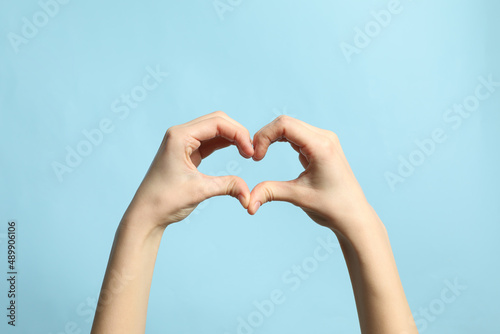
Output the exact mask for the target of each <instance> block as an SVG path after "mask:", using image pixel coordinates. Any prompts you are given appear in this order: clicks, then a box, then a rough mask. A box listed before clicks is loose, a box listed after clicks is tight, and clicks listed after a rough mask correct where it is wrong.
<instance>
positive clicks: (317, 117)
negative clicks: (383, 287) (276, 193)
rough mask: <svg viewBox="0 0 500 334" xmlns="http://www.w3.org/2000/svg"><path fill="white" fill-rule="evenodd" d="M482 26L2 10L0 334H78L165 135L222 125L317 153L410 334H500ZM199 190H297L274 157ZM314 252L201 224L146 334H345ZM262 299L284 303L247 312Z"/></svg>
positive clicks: (171, 240) (490, 32) (261, 227)
mask: <svg viewBox="0 0 500 334" xmlns="http://www.w3.org/2000/svg"><path fill="white" fill-rule="evenodd" d="M499 13H500V5H499V2H497V1H494V0H490V1H486V0H485V1H465V0H458V1H456V0H453V1H452V0H443V1H437V2H436V1H430V0H418V1H417V0H413V1H411V0H401V1H396V0H388V1H386V0H384V1H379V0H377V1H364V2H348V1H326V0H312V1H284V0H271V1H257V0H220V1H213V0H193V1H151V0H150V1H141V2H137V1H115V0H111V1H105V2H102V1H95V0H90V1H76V0H72V1H67V0H66V1H62V0H60V1H56V0H41V1H40V2H38V1H36V0H28V1H22V2H11V1H7V0H1V2H0V32H1V34H0V37H1V38H0V152H1V155H0V161H1V164H0V166H1V167H0V168H1V169H0V242H1V244H0V249H1V251H0V268H1V277H4V278H3V279H1V280H0V282H1V283H0V296H1V298H0V303H1V309H2V310H3V311H1V314H0V319H2V320H1V324H0V331H1V332H2V333H23V334H24V333H44V334H49V333H51V334H56V333H57V334H60V333H88V332H89V331H90V327H91V322H92V316H93V312H94V308H95V303H96V301H97V300H96V298H97V296H98V293H99V290H100V286H101V282H102V278H103V275H104V270H105V268H106V264H107V260H108V256H109V251H110V248H111V244H112V241H113V237H114V232H115V229H116V227H117V224H118V222H119V220H120V218H121V216H122V214H123V212H124V210H125V209H126V207H127V205H128V203H129V202H130V200H131V198H132V196H133V195H134V193H135V190H136V189H137V187H138V185H139V183H140V181H141V180H142V178H143V176H144V174H145V172H146V170H147V168H148V166H149V164H150V162H151V160H152V159H153V157H154V154H155V153H156V150H157V148H158V146H159V144H160V142H161V140H162V137H163V135H164V133H165V131H166V130H167V128H168V127H170V126H172V125H175V124H180V123H184V122H187V121H189V120H191V119H193V118H195V117H198V116H200V115H203V114H206V113H209V112H212V111H215V110H223V111H225V112H226V113H228V114H229V115H230V116H231V117H233V118H234V119H236V120H237V121H239V122H240V123H242V124H243V125H244V126H246V127H247V128H248V129H249V131H250V132H251V133H254V132H256V131H258V129H260V128H261V127H262V126H264V125H265V124H267V123H268V122H270V121H271V120H272V119H274V118H275V117H277V116H279V115H281V114H285V115H290V116H293V117H297V118H299V119H301V120H303V121H306V122H308V123H310V124H312V125H315V126H318V127H322V128H326V129H329V130H332V131H334V132H336V133H337V134H338V135H339V138H340V140H341V143H342V145H343V148H344V151H345V153H346V155H347V158H348V160H349V162H350V164H351V166H352V168H353V170H354V172H355V174H356V176H357V177H358V179H359V182H360V183H361V185H362V187H363V189H364V190H365V193H366V196H367V197H368V199H369V201H370V203H371V204H372V205H373V206H374V207H375V209H376V210H377V212H378V213H379V215H380V216H381V218H382V220H383V221H384V223H385V224H386V226H387V229H388V232H389V235H390V238H391V242H392V245H393V250H394V253H395V256H396V260H397V263H398V267H399V270H400V274H401V279H402V281H403V285H404V287H405V291H406V294H407V297H408V301H409V303H410V306H411V308H412V311H413V312H414V317H415V319H416V320H417V325H418V326H419V329H420V332H421V333H429V334H430V333H440V334H445V333H453V334H458V333H484V334H488V333H499V332H500V325H499V322H498V316H499V315H500V306H499V304H498V300H499V298H500V288H499V285H498V277H499V275H500V266H499V265H498V264H499V263H498V255H499V254H500V252H499V251H500V246H499V245H500V244H499V243H498V237H499V234H500V233H499V232H500V227H499V223H500V208H499V207H500V206H499V203H500V201H499V200H500V195H499V191H498V189H499V186H500V178H499V176H498V170H499V169H498V165H499V163H500V160H499V149H498V147H499V145H500V134H499V133H500V132H499V130H500V85H499V84H498V82H500V63H499V61H498V59H500V37H499V36H500V21H499V20H498V17H499ZM151 73H153V74H154V75H152V74H151ZM148 75H149V76H148ZM488 81H490V83H486V84H485V82H488ZM478 96H479V97H480V98H479V97H478ZM95 129H99V130H98V131H99V132H97V130H95ZM99 133H101V134H102V136H101V135H99ZM88 137H90V138H91V139H88ZM431 141H432V142H431ZM200 169H201V170H202V171H203V172H205V173H210V174H214V175H215V174H228V173H234V174H238V175H239V176H241V177H242V178H244V179H245V180H246V181H247V183H248V185H249V187H250V188H252V187H253V186H254V185H255V184H257V183H258V182H260V181H264V180H286V179H292V178H294V177H296V176H297V175H298V174H299V173H300V172H301V166H300V163H299V161H298V159H297V156H296V153H295V151H293V150H291V149H290V147H289V145H285V144H282V143H277V144H275V145H273V146H272V147H271V149H270V151H269V154H268V156H267V157H266V158H265V159H264V160H263V161H261V162H259V163H256V162H253V161H247V160H244V159H242V158H241V157H240V156H239V155H238V153H237V150H236V149H235V148H234V147H231V148H228V149H225V150H222V151H218V152H216V153H215V154H214V155H213V156H211V157H209V158H207V159H206V160H205V161H204V162H203V163H202V165H201V167H200ZM9 219H15V220H16V221H17V223H18V258H17V264H18V270H19V274H18V282H17V284H18V285H17V289H18V295H17V306H18V307H17V321H16V327H12V326H9V325H7V317H6V313H7V310H6V307H7V302H8V299H7V290H8V286H7V282H6V279H5V277H6V272H7V253H6V233H7V221H8V220H9ZM329 237H331V233H330V232H329V231H328V230H326V229H325V228H323V227H320V226H318V225H316V224H315V223H313V222H312V221H311V220H310V219H309V218H308V217H307V216H306V215H305V214H304V213H303V212H302V211H300V210H299V209H298V208H296V207H294V206H292V205H290V204H287V203H271V204H266V205H265V206H263V207H262V209H261V210H260V211H259V213H258V214H257V215H256V216H255V217H251V216H249V215H248V214H247V213H246V212H245V211H244V210H243V209H242V208H241V207H240V206H239V204H238V202H237V201H236V200H234V199H233V198H229V197H227V198H214V199H211V200H209V201H207V202H205V203H203V204H202V205H200V207H199V208H198V209H197V210H196V211H195V212H194V213H193V214H192V215H191V216H190V217H189V219H188V220H187V221H185V222H182V223H179V224H175V225H172V226H170V227H168V229H167V230H166V232H165V234H164V236H163V241H162V245H161V248H160V251H159V254H158V259H157V263H156V268H155V274H154V278H153V285H152V289H151V297H150V302H149V312H148V323H147V333H206V334H234V333H243V334H251V333H255V334H265V333H315V334H322V333H325V334H326V333H346V334H347V333H359V325H358V320H357V314H356V309H355V304H354V298H353V295H352V290H351V286H350V281H349V277H348V274H347V270H346V267H345V263H344V261H343V258H342V255H341V253H340V250H339V249H338V248H337V249H335V250H334V251H333V252H332V253H331V254H330V253H328V254H329V256H328V258H327V259H326V260H324V261H322V262H317V263H316V265H314V263H313V262H311V256H312V255H313V253H314V250H315V249H316V248H317V247H319V246H320V245H321V241H320V240H322V241H325V240H328V238H329ZM306 263H309V267H308V268H309V270H310V273H309V274H308V276H307V278H300V280H299V281H297V277H293V274H291V273H290V270H291V268H293V266H294V265H299V266H301V265H304V264H306ZM311 263H313V264H312V265H311ZM311 266H312V267H311ZM291 279H293V280H294V282H295V283H296V284H291V283H290V282H291ZM297 282H300V284H299V283H297ZM297 285H298V286H297ZM450 285H455V288H454V289H450V287H449V286H450ZM457 286H458V287H457ZM273 291H281V293H282V294H283V298H284V301H283V302H282V303H280V304H277V305H274V309H273V310H272V312H263V311H259V308H258V306H256V305H259V303H262V301H263V300H266V299H269V298H270V296H271V294H272V292H273ZM264 313H267V314H264ZM259 314H260V315H259Z"/></svg>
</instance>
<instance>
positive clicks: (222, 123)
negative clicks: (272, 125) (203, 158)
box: [189, 116, 254, 157]
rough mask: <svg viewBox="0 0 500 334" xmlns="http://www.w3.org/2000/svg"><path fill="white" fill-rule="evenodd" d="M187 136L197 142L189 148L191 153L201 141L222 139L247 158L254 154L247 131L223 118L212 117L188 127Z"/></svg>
mask: <svg viewBox="0 0 500 334" xmlns="http://www.w3.org/2000/svg"><path fill="white" fill-rule="evenodd" d="M189 136H191V137H193V138H194V139H196V141H197V143H196V144H195V145H193V146H192V147H191V149H192V150H193V151H194V150H196V149H197V148H199V147H200V145H201V142H203V141H207V140H210V139H213V138H218V137H222V138H224V139H226V140H228V141H229V142H231V143H233V144H235V145H236V146H238V148H239V149H240V150H241V152H243V153H244V154H246V155H247V156H249V157H251V156H252V155H253V153H254V149H253V146H252V143H251V140H250V137H249V136H248V131H246V130H245V128H243V127H242V126H241V125H239V123H236V124H235V122H231V121H230V120H228V119H226V118H224V117H220V116H214V117H210V118H206V119H202V120H200V121H198V122H197V123H194V124H192V125H190V126H189Z"/></svg>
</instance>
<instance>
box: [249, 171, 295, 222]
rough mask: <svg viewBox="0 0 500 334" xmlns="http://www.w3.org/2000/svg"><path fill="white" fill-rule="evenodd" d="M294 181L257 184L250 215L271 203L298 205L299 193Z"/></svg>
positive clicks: (252, 194)
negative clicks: (282, 202)
mask: <svg viewBox="0 0 500 334" xmlns="http://www.w3.org/2000/svg"><path fill="white" fill-rule="evenodd" d="M297 190H298V189H297V184H296V182H295V180H293V181H265V182H261V183H259V184H257V185H256V186H255V188H253V190H252V192H251V194H250V202H249V205H248V213H249V214H251V215H254V214H255V213H256V212H257V210H259V208H260V206H261V205H262V204H264V203H267V202H271V201H284V202H289V203H292V204H294V205H299V204H298V199H299V197H300V196H299V192H298V191H297Z"/></svg>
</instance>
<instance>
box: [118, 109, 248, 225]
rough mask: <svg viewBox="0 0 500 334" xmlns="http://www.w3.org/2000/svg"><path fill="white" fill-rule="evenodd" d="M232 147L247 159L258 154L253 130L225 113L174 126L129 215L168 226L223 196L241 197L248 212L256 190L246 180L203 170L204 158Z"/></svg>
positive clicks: (130, 207) (219, 112) (136, 196)
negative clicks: (198, 207)
mask: <svg viewBox="0 0 500 334" xmlns="http://www.w3.org/2000/svg"><path fill="white" fill-rule="evenodd" d="M232 144H234V145H236V146H237V147H238V150H239V152H240V154H241V155H242V156H243V157H245V158H250V157H251V156H252V155H253V153H254V150H253V147H252V142H251V139H250V134H249V132H248V130H246V129H245V128H244V127H243V126H242V125H241V124H239V123H238V122H236V121H235V120H233V119H231V118H230V117H229V116H227V115H226V114H225V113H223V112H222V111H216V112H214V113H211V114H208V115H205V116H202V117H199V118H197V119H194V120H192V121H190V122H188V123H185V124H182V125H177V126H173V127H171V128H169V129H168V131H167V133H166V134H165V137H164V138H163V141H162V143H161V145H160V148H159V150H158V153H157V154H156V156H155V158H154V160H153V162H152V164H151V166H150V167H149V170H148V172H147V173H146V176H145V177H144V180H143V181H142V183H141V185H140V186H139V189H138V190H137V193H136V194H135V196H134V198H133V200H132V202H131V204H130V206H129V208H128V209H127V212H126V215H134V214H135V215H136V216H137V217H140V220H141V221H144V222H146V221H147V222H148V223H149V224H152V227H153V228H154V227H162V228H165V227H166V226H168V225H169V224H171V223H174V222H178V221H180V220H182V219H184V218H186V217H187V216H188V215H189V214H190V213H191V212H192V211H193V210H194V209H195V208H196V206H197V205H198V204H199V203H200V202H202V201H203V200H205V199H207V198H210V197H213V196H218V195H230V196H233V197H235V198H238V199H239V201H240V203H241V205H243V207H244V208H245V209H246V208H247V207H248V203H249V200H250V190H249V189H248V186H247V184H246V183H245V181H243V180H242V179H241V178H240V177H237V176H233V175H228V176H220V177H216V176H208V175H205V174H203V173H201V172H200V171H198V169H197V167H198V166H199V165H200V163H201V161H202V160H203V159H204V158H206V157H207V156H209V155H210V154H212V153H213V152H214V151H216V150H218V149H221V148H224V147H227V146H229V145H232Z"/></svg>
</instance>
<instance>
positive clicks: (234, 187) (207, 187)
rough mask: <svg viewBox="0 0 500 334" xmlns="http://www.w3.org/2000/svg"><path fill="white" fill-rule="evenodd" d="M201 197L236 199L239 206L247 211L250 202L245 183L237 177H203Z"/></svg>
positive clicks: (248, 191)
mask: <svg viewBox="0 0 500 334" xmlns="http://www.w3.org/2000/svg"><path fill="white" fill-rule="evenodd" d="M204 177H205V180H206V182H204V185H203V187H204V189H203V196H204V199H208V198H210V197H214V196H223V195H229V196H232V197H234V198H237V199H238V200H239V201H240V203H241V205H242V206H243V207H244V208H245V209H247V208H248V203H249V201H250V190H249V189H248V186H247V184H246V182H245V181H244V180H243V179H242V178H241V177H238V176H235V175H226V176H209V175H204Z"/></svg>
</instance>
